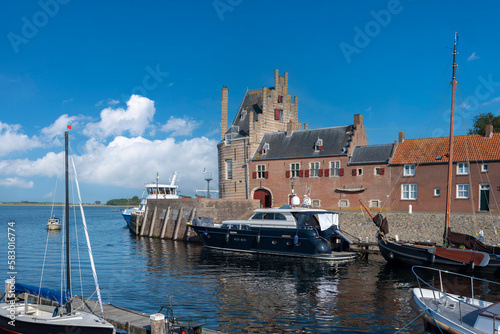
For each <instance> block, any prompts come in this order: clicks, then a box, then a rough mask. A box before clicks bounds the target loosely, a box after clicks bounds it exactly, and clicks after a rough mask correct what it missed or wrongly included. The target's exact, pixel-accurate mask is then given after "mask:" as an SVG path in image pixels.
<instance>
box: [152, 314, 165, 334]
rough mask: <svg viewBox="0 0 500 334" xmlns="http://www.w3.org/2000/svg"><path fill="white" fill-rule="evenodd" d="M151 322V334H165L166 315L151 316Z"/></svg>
mask: <svg viewBox="0 0 500 334" xmlns="http://www.w3.org/2000/svg"><path fill="white" fill-rule="evenodd" d="M149 321H150V322H151V334H164V333H165V315H164V314H161V313H155V314H151V315H150V316H149Z"/></svg>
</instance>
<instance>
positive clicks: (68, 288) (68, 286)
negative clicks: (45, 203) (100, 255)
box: [64, 131, 71, 313]
mask: <svg viewBox="0 0 500 334" xmlns="http://www.w3.org/2000/svg"><path fill="white" fill-rule="evenodd" d="M64 168H65V175H64V179H65V191H66V209H65V213H66V291H67V292H71V266H70V258H69V186H68V184H69V177H68V174H69V167H68V131H66V132H64ZM66 310H67V312H68V313H71V303H70V302H69V301H68V302H66Z"/></svg>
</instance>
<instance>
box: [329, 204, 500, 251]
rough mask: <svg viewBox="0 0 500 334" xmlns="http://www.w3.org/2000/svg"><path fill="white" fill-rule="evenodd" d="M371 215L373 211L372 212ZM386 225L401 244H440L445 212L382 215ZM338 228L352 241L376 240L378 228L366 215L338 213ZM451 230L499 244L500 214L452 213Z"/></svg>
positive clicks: (492, 243)
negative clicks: (418, 242)
mask: <svg viewBox="0 0 500 334" xmlns="http://www.w3.org/2000/svg"><path fill="white" fill-rule="evenodd" d="M372 214H374V212H372ZM382 215H383V216H384V217H386V218H387V221H388V223H389V237H390V238H391V237H392V238H395V236H396V235H397V236H398V239H399V240H401V241H430V242H435V243H437V244H442V241H443V232H444V213H443V214H433V213H412V214H409V213H402V212H383V213H382ZM339 220H340V229H341V230H342V231H345V232H347V233H348V234H349V235H350V236H351V237H352V238H353V241H354V242H358V241H362V242H366V241H367V240H368V241H370V242H375V241H376V235H377V230H378V227H377V226H375V224H374V223H373V222H372V219H371V218H370V216H369V215H368V214H367V213H366V212H353V211H343V212H340V217H339ZM450 228H451V230H452V231H454V232H459V233H465V234H469V235H473V236H476V237H477V235H478V233H479V231H481V230H482V231H483V232H484V239H485V241H484V243H485V244H489V245H497V244H500V214H498V213H495V214H490V213H479V214H476V215H472V214H469V215H467V214H451V216H450Z"/></svg>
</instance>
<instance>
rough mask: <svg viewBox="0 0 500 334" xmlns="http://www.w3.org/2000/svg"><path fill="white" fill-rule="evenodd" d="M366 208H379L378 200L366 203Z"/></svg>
mask: <svg viewBox="0 0 500 334" xmlns="http://www.w3.org/2000/svg"><path fill="white" fill-rule="evenodd" d="M368 207H369V208H380V200H378V199H372V200H370V201H368Z"/></svg>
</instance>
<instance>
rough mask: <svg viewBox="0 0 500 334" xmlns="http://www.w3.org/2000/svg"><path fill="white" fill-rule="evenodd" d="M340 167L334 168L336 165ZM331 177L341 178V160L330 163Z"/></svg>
mask: <svg viewBox="0 0 500 334" xmlns="http://www.w3.org/2000/svg"><path fill="white" fill-rule="evenodd" d="M335 164H336V165H338V167H332V166H334V165H335ZM329 165H330V166H329V167H330V177H339V176H340V160H333V161H330V164H329Z"/></svg>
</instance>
